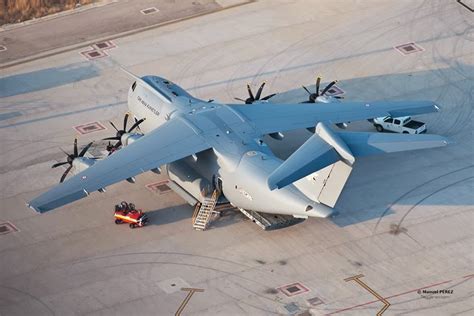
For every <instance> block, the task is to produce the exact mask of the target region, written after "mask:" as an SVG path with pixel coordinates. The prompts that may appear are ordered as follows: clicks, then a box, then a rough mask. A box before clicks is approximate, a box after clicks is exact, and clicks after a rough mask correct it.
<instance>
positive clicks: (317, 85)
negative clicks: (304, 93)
mask: <svg viewBox="0 0 474 316" xmlns="http://www.w3.org/2000/svg"><path fill="white" fill-rule="evenodd" d="M320 83H321V77H318V78H316V96H317V97H319V85H320Z"/></svg>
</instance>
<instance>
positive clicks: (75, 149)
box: [74, 138, 77, 157]
mask: <svg viewBox="0 0 474 316" xmlns="http://www.w3.org/2000/svg"><path fill="white" fill-rule="evenodd" d="M74 157H77V138H74Z"/></svg>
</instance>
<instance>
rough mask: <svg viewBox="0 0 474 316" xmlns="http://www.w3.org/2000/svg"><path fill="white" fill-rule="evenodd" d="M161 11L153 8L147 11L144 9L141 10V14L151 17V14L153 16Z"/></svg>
mask: <svg viewBox="0 0 474 316" xmlns="http://www.w3.org/2000/svg"><path fill="white" fill-rule="evenodd" d="M159 11H160V10H158V9H157V8H155V7H151V8H146V9H143V10H140V12H141V13H142V14H144V15H149V14H153V13H157V12H159Z"/></svg>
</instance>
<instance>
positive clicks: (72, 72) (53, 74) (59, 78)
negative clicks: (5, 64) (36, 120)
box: [0, 61, 100, 98]
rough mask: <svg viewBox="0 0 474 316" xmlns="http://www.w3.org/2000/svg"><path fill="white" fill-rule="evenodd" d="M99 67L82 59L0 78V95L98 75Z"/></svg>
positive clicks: (13, 93)
mask: <svg viewBox="0 0 474 316" xmlns="http://www.w3.org/2000/svg"><path fill="white" fill-rule="evenodd" d="M99 74H100V73H99V69H98V68H97V67H95V66H94V65H93V64H92V63H90V62H87V61H84V62H80V63H74V64H70V65H66V66H62V67H52V68H46V69H41V70H36V71H32V72H26V73H22V74H17V75H12V76H8V77H4V78H1V79H0V97H1V98H4V97H11V96H15V95H19V94H23V93H29V92H35V91H40V90H46V89H50V88H55V87H58V86H63V85H66V84H70V83H73V82H77V81H81V80H86V79H90V78H94V77H97V76H99Z"/></svg>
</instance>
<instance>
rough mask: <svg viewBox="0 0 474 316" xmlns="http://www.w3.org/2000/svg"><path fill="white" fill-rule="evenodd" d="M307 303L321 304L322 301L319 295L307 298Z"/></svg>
mask: <svg viewBox="0 0 474 316" xmlns="http://www.w3.org/2000/svg"><path fill="white" fill-rule="evenodd" d="M307 302H308V304H309V305H311V306H317V305H320V304H323V303H324V302H323V301H322V300H321V299H320V298H319V297H312V298H309V299H308V300H307Z"/></svg>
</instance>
